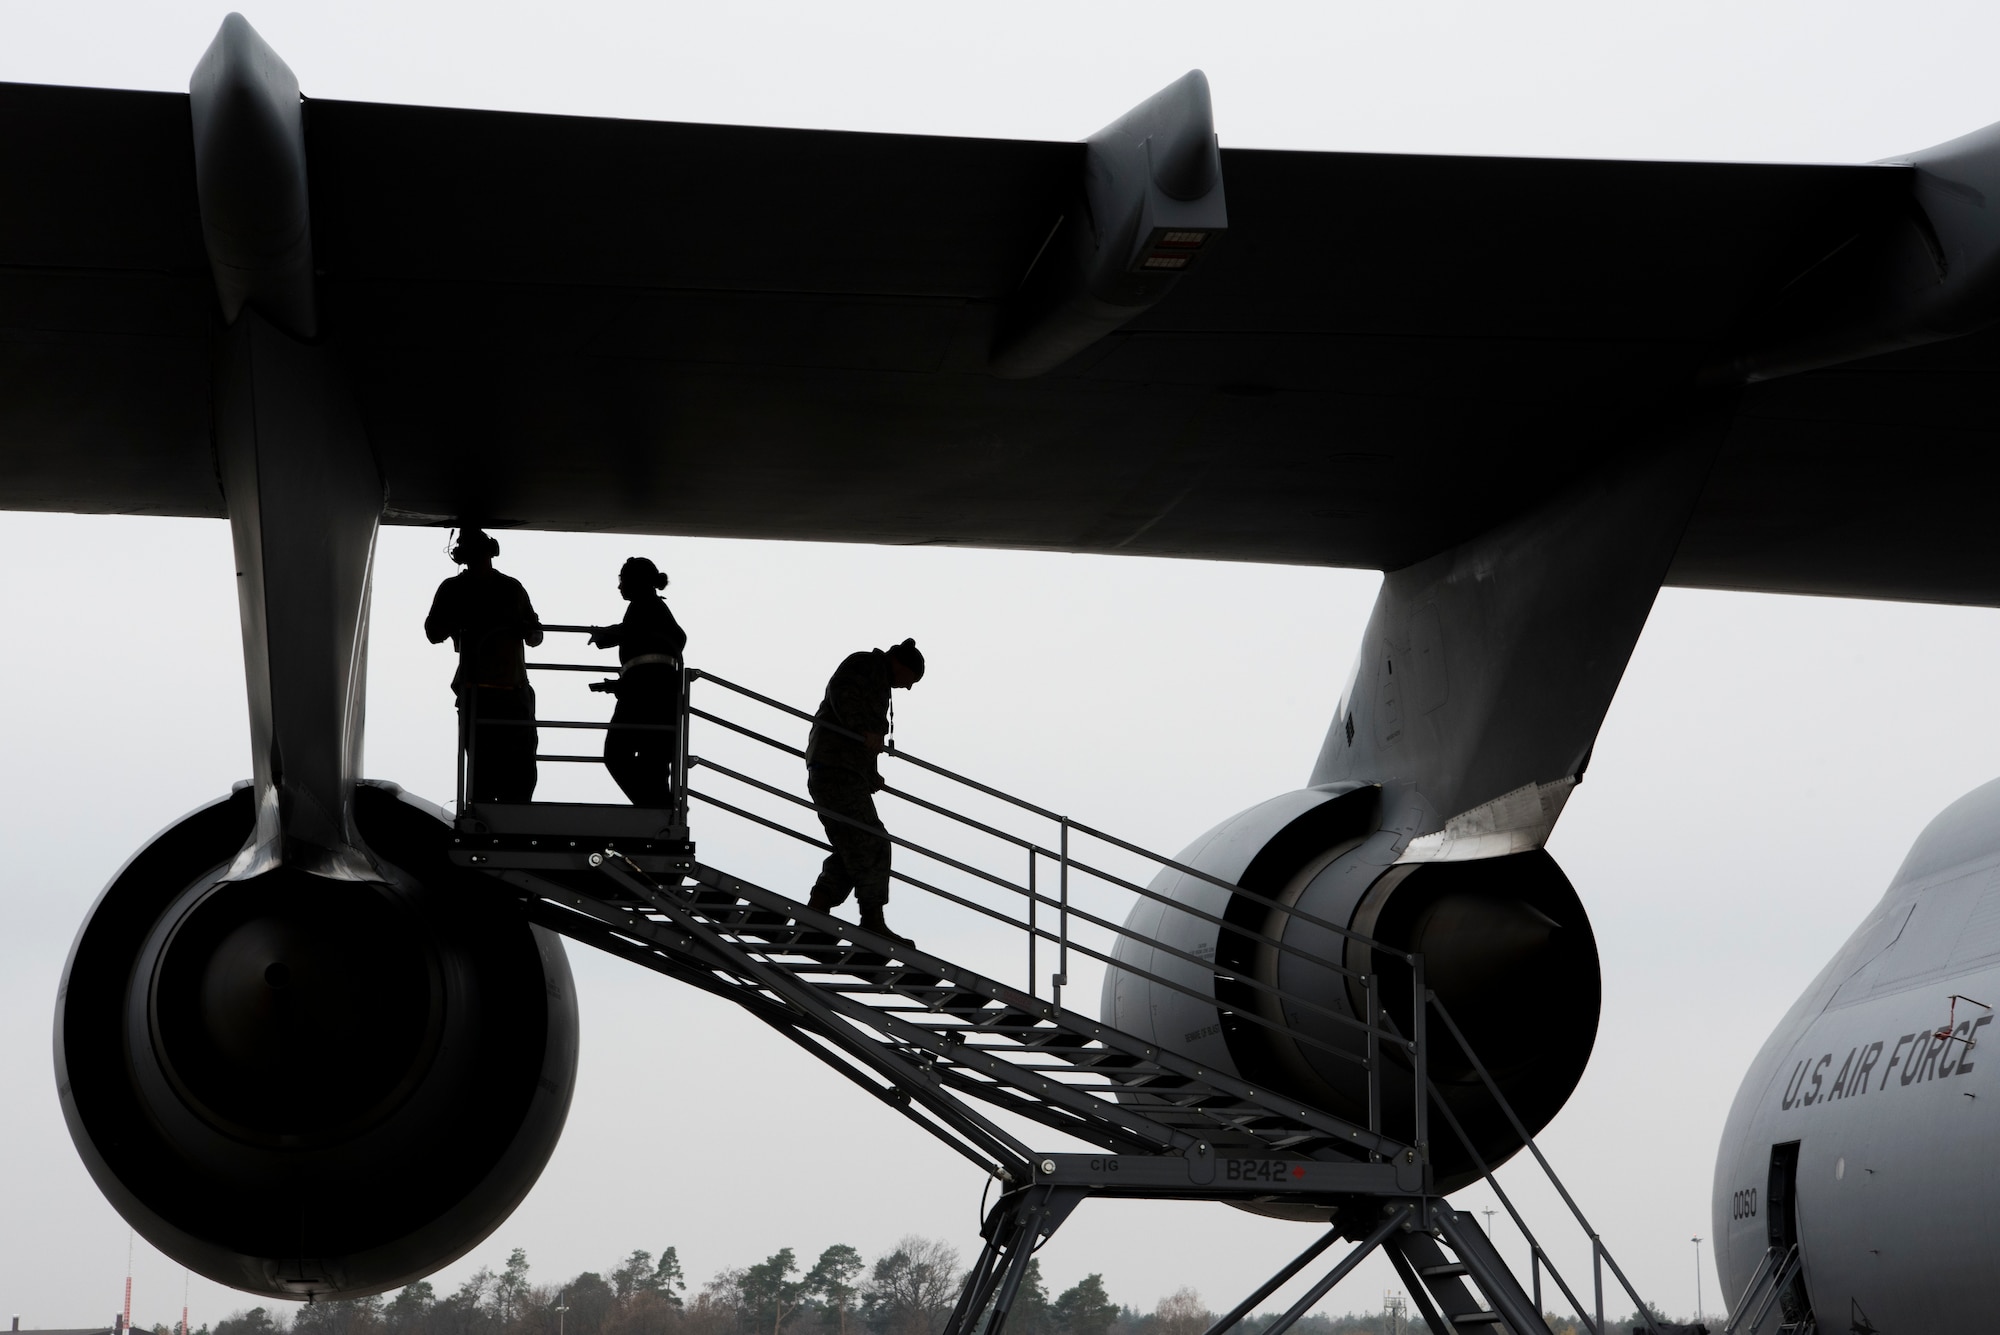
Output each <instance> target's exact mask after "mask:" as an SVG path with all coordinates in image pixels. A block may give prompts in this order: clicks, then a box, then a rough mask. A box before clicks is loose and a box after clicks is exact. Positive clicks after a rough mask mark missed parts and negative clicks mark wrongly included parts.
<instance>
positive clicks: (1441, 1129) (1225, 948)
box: [1103, 784, 1600, 1191]
mask: <svg viewBox="0 0 2000 1335" xmlns="http://www.w3.org/2000/svg"><path fill="white" fill-rule="evenodd" d="M1405 847H1407V843H1406V841H1405V840H1403V839H1402V838H1401V837H1400V836H1399V835H1398V834H1396V832H1394V831H1390V830H1384V829H1381V828H1380V790H1379V789H1377V788H1376V787H1374V786H1373V785H1364V784H1340V785H1328V786H1326V787H1323V788H1318V789H1307V790H1301V791H1298V792H1293V793H1287V794H1284V795H1282V796H1279V797H1275V798H1272V799H1271V800H1270V801H1268V802H1264V803H1262V804H1260V805H1258V806H1255V807H1252V808H1251V809H1250V810H1248V811H1245V812H1242V813H1241V814H1239V815H1237V816H1234V817H1232V818H1231V819H1229V820H1227V821H1224V822H1223V823H1222V824H1220V825H1218V826H1216V827H1215V828H1214V829H1213V830H1211V831H1209V832H1208V833H1207V834H1205V835H1203V836H1202V837H1201V838H1200V839H1198V840H1196V841H1195V842H1194V843H1193V844H1192V845H1190V846H1189V847H1188V848H1187V849H1186V850H1185V851H1184V852H1183V853H1182V854H1181V855H1180V858H1179V861H1181V862H1183V863H1185V864H1187V865H1188V866H1191V867H1195V868H1197V869H1199V870H1201V871H1203V872H1206V873H1208V874H1209V875H1211V876H1214V877H1216V878H1218V879H1220V880H1223V881H1228V882H1232V883H1234V884H1237V885H1240V886H1242V887H1243V888H1244V889H1245V890H1249V891H1252V892H1254V893H1255V894H1257V895H1259V896H1262V897H1264V898H1266V899H1268V900H1272V901H1275V902H1276V904H1278V905H1281V906H1283V907H1273V906H1271V904H1267V903H1260V902H1258V901H1257V900H1253V899H1250V898H1248V897H1247V896H1244V895H1238V894H1234V893H1232V892H1231V891H1228V890H1225V889H1223V888H1222V887H1220V886H1217V885H1215V884H1213V883H1212V882H1209V881H1206V880H1203V879H1201V878H1199V877H1194V876H1189V875H1187V874H1185V873H1182V872H1177V871H1172V870H1168V871H1166V872H1163V873H1162V874H1161V875H1160V876H1158V877H1157V878H1155V880H1154V881H1153V884H1152V887H1151V888H1152V889H1153V891H1154V892H1155V893H1156V894H1159V895H1161V896H1164V897H1165V898H1166V899H1167V900H1169V901H1171V904H1163V903H1161V902H1159V901H1157V900H1142V901H1141V903H1140V905H1139V907H1138V908H1136V909H1135V910H1134V911H1133V913H1132V915H1131V917H1130V918H1129V919H1128V920H1127V924H1126V925H1127V927H1128V928H1130V929H1132V930H1133V931H1134V932H1136V933H1138V934H1140V935H1142V936H1144V937H1146V938H1148V939H1150V940H1153V941H1157V942H1158V943H1160V945H1162V946H1165V947H1167V949H1155V948H1149V947H1147V946H1144V945H1141V944H1140V943H1138V942H1135V941H1133V940H1131V939H1122V940H1121V941H1120V944H1119V948H1118V950H1117V952H1116V956H1117V959H1118V961H1119V964H1120V965H1122V966H1126V967H1115V968H1112V969H1110V970H1108V971H1107V972H1106V974H1105V980H1104V998H1103V1014H1104V1016H1105V1019H1106V1022H1107V1023H1109V1024H1113V1025H1115V1026H1117V1027H1118V1028H1120V1029H1123V1030H1126V1031H1127V1032H1130V1033H1134V1034H1140V1035H1146V1036H1149V1037H1150V1038H1151V1039H1152V1041H1154V1042H1156V1043H1158V1044H1160V1045H1161V1046H1163V1047H1169V1048H1173V1049H1175V1050H1178V1051H1180V1052H1182V1053H1185V1054H1186V1055H1188V1056H1190V1057H1193V1058H1196V1059H1197V1060H1199V1061H1200V1062H1201V1063H1202V1064H1204V1065H1206V1066H1212V1067H1214V1068H1218V1069H1223V1070H1231V1071H1234V1072H1235V1073H1236V1074H1238V1075H1239V1076H1240V1077H1242V1078H1243V1079H1244V1080H1246V1081H1248V1082H1249V1083H1251V1084H1252V1085H1255V1086H1261V1087H1264V1088H1268V1089H1272V1090H1275V1091H1278V1092H1281V1093H1284V1094H1286V1095H1288V1096H1291V1097H1295V1098H1299V1099H1302V1100H1305V1101H1306V1102H1308V1103H1311V1104H1313V1105H1315V1106H1318V1107H1320V1108H1324V1109H1326V1110H1327V1111H1329V1112H1332V1113H1335V1114H1338V1115H1339V1116H1342V1117H1345V1118H1348V1119H1350V1120H1352V1121H1356V1122H1362V1123H1365V1120H1366V1117H1367V1112H1368V1102H1367V1099H1368V1090H1367V1082H1366V1075H1365V1072H1364V1069H1363V1067H1362V1066H1361V1064H1360V1061H1359V1060H1358V1059H1359V1058H1361V1057H1362V1056H1363V1055H1364V1053H1365V1043H1366V1040H1365V1038H1364V1037H1363V1035H1362V1034H1361V1032H1360V1031H1359V1030H1357V1029H1356V1028H1354V1027H1352V1026H1350V1025H1347V1024H1343V1023H1342V1022H1341V1020H1340V1019H1339V1018H1335V1017H1336V1016H1339V1017H1346V1018H1349V1019H1356V1018H1361V1017H1364V1016H1365V1015H1366V1012H1367V998H1366V993H1365V991H1364V990H1363V988H1362V985H1361V984H1360V982H1359V981H1358V980H1357V979H1355V978H1354V977H1352V976H1350V975H1349V974H1348V973H1343V972H1340V971H1339V970H1340V969H1343V968H1344V969H1346V970H1350V971H1352V972H1353V973H1358V974H1374V975H1377V976H1379V978H1380V980H1381V981H1380V992H1379V996H1380V1005H1381V1007H1382V1010H1383V1012H1384V1013H1385V1014H1386V1016H1387V1017H1388V1018H1389V1020H1391V1021H1392V1022H1393V1024H1394V1026H1395V1028H1396V1030H1397V1031H1399V1032H1401V1033H1403V1034H1410V1033H1412V1032H1414V1018H1415V1017H1414V1009H1415V1007H1414V994H1413V990H1412V979H1411V972H1410V969H1409V966H1408V965H1407V964H1405V963H1404V962H1403V961H1402V959H1401V958H1399V957H1398V956H1397V955H1393V954H1390V953H1387V952H1383V951H1375V950H1372V949H1370V948H1369V947H1368V946H1367V945H1365V944H1362V943H1359V942H1355V941H1351V940H1349V939H1347V938H1344V937H1341V936H1340V935H1338V934H1337V933H1334V932H1330V931H1328V930H1327V929H1326V928H1324V927H1321V926H1317V925H1315V924H1314V923H1312V922H1308V921H1304V920H1303V919H1302V918H1301V917H1300V916H1299V915H1309V916H1310V917H1312V918H1315V919H1318V920H1320V921H1321V922H1328V923H1334V924H1338V925H1340V926H1344V927H1346V928H1348V929H1349V930H1350V931H1355V932H1359V933H1362V934H1364V935H1366V936H1368V937H1371V938H1374V939H1375V940H1378V941H1380V942H1381V943H1383V944H1384V945H1385V946H1390V947H1393V948H1395V950H1396V951H1398V952H1414V953H1420V954H1421V955H1422V956H1423V958H1424V968H1425V983H1426V985H1427V986H1428V987H1429V988H1430V990H1432V991H1434V992H1435V993H1436V994H1437V996H1438V997H1439V999H1440V1000H1441V1001H1442V1002H1443V1003H1444V1005H1445V1007H1446V1009H1447V1010H1449V1012H1450V1013H1451V1016H1452V1018H1453V1019H1454V1020H1455V1021H1456V1022H1457V1023H1458V1025H1459V1026H1460V1027H1461V1028H1462V1029H1463V1030H1464V1031H1465V1036H1466V1040H1467V1042H1468V1043H1469V1044H1470V1046H1471V1048H1472V1049H1473V1052H1474V1053H1476V1054H1477V1056H1478V1058H1479V1060H1480V1061H1481V1062H1482V1063H1483V1064H1484V1065H1485V1067H1486V1069H1487V1072H1488V1073H1489V1074H1490V1075H1491V1076H1492V1077H1493V1079H1494V1081H1495V1083H1497V1084H1498V1085H1499V1086H1500V1088H1501V1090H1502V1092H1503V1093H1504V1094H1505V1096H1506V1098H1507V1101H1508V1102H1509V1103H1510V1104H1511V1105H1512V1106H1513V1109H1514V1111H1515V1113H1516V1114H1517V1115H1518V1116H1519V1117H1520V1119H1521V1121H1522V1122H1523V1123H1524V1124H1525V1125H1526V1127H1527V1129H1528V1131H1529V1132H1530V1134H1533V1133H1534V1132H1537V1131H1539V1130H1540V1129H1541V1128H1542V1127H1543V1126H1545V1125H1547V1123H1548V1122H1549V1120H1550V1119H1551V1118H1553V1117H1554V1116H1555V1114H1556V1113H1557V1112H1558V1111H1559V1110H1560V1109H1561V1108H1562V1106H1563V1104H1564V1103H1565V1102H1566V1101H1567V1100H1568V1098H1569V1095H1570V1093H1571V1092H1572V1091H1573V1090H1574V1089H1575V1088H1576V1084H1577V1081H1578V1080H1580V1079H1581V1078H1582V1075H1583V1070H1584V1066H1585V1064H1586V1063H1587V1062H1588V1060H1589V1057H1590V1051H1591V1048H1592V1046H1593V1044H1594V1043H1595V1040H1596V1035H1597V1018H1598V1011H1599V1003H1600V976H1599V972H1598V961H1597V945H1596V940H1595V937H1594V936H1593V934H1592V932H1591V928H1590V920H1589V917H1588V915H1586V914H1585V912H1584V909H1583V905H1582V903H1581V901H1580V900H1578V898H1577V896H1576V892H1575V890H1574V889H1573V888H1572V887H1571V885H1570V883H1569V879H1568V878H1567V877H1566V876H1564V875H1563V873H1562V869H1561V868H1560V867H1558V866H1557V865H1556V863H1555V860H1554V859H1553V858H1551V857H1549V855H1548V854H1547V853H1546V852H1544V851H1542V850H1539V849H1537V850H1534V851H1532V852H1523V853H1514V854H1511V855H1508V856H1504V857H1492V858H1484V859H1479V860H1475V861H1455V862H1444V861H1430V862H1422V861H1419V862H1403V861H1399V860H1398V859H1399V857H1400V856H1401V853H1402V850H1403V849H1404V848H1405ZM1179 905H1185V906H1186V907H1187V908H1189V909H1192V910H1195V911H1196V912H1195V913H1190V912H1182V911H1179V910H1178V909H1177V908H1176V907H1175V906H1179ZM1196 913H1202V914H1207V915H1211V916H1212V917H1216V918H1220V919H1222V920H1223V923H1224V924H1225V925H1222V926H1218V925H1217V924H1215V923H1214V922H1211V921H1208V920H1207V919H1206V918H1203V917H1198V916H1196ZM1232 929H1240V930H1232ZM1253 934H1254V935H1253ZM1260 937H1261V938H1267V940H1260V939H1259V938H1260ZM1269 941H1279V942H1283V943H1284V947H1285V948H1284V949H1280V948H1278V947H1277V946H1274V945H1271V944H1269ZM1173 952H1179V954H1175V953H1173ZM1182 956H1193V957H1194V958H1195V959H1200V960H1212V961H1213V964H1212V965H1207V966H1204V965H1197V964H1195V963H1193V962H1191V961H1190V960H1188V959H1186V958H1183V957H1182ZM1334 966H1337V967H1334ZM1137 970H1143V971H1144V972H1145V973H1150V974H1152V975H1154V976H1155V977H1154V978H1147V977H1144V976H1143V975H1142V974H1141V973H1140V972H1136V971H1137ZM1156 980H1159V981H1156ZM1271 989H1275V990H1276V993H1281V994H1282V997H1281V996H1280V995H1277V994H1274V992H1273V991H1272V990H1271ZM1429 1037H1430V1040H1431V1042H1430V1044H1429V1047H1428V1057H1427V1061H1426V1073H1427V1076H1428V1078H1429V1080H1430V1081H1431V1084H1432V1087H1433V1089H1434V1090H1435V1093H1436V1095H1437V1098H1438V1099H1440V1100H1442V1101H1443V1102H1444V1103H1445V1104H1446V1106H1447V1107H1448V1108H1449V1109H1450V1110H1451V1113H1452V1115H1453V1116H1454V1117H1456V1118H1457V1119H1458V1121H1459V1123H1460V1125H1461V1126H1463V1127H1464V1129H1465V1133H1466V1136H1467V1138H1469V1139H1470V1140H1471V1142H1472V1147H1473V1148H1474V1149H1476V1151H1477V1158H1475V1156H1474V1154H1473V1153H1472V1152H1471V1150H1468V1148H1467V1147H1466V1145H1465V1144H1464V1143H1462V1142H1461V1141H1460V1140H1459V1139H1458V1137H1457V1136H1456V1135H1455V1134H1454V1133H1453V1132H1452V1130H1451V1128H1450V1126H1449V1123H1448V1122H1447V1121H1446V1120H1445V1119H1443V1118H1441V1117H1439V1116H1438V1115H1437V1112H1436V1110H1435V1105H1433V1112H1432V1116H1431V1119H1430V1123H1431V1124H1430V1136H1429V1144H1430V1160H1431V1166H1432V1173H1433V1178H1434V1181H1435V1183H1436V1184H1437V1187H1438V1189H1440V1190H1443V1191H1450V1190H1455V1189H1456V1188H1457V1187H1459V1186H1462V1185H1464V1184H1466V1183H1468V1182H1470V1181H1472V1180H1474V1179H1475V1178H1477V1177H1478V1176H1479V1170H1478V1166H1477V1164H1478V1160H1479V1159H1483V1160H1484V1161H1485V1162H1486V1163H1487V1164H1489V1165H1498V1164H1499V1163H1501V1162H1504V1161H1505V1160H1506V1159H1507V1158H1508V1157H1510V1156H1511V1155H1513V1154H1514V1153H1515V1152H1516V1151H1518V1150H1519V1149H1521V1148H1522V1144H1523V1142H1522V1140H1521V1137H1520V1136H1519V1134H1518V1133H1516V1132H1515V1131H1514V1129H1513V1127H1512V1125H1511V1124H1510V1123H1509V1121H1508V1119H1507V1118H1506V1115H1505V1114H1504V1112H1503V1111H1502V1110H1501V1109H1500V1107H1499V1105H1498V1104H1497V1103H1496V1102H1495V1101H1494V1100H1493V1098H1492V1097H1491V1096H1490V1095H1489V1094H1488V1093H1487V1092H1486V1090H1485V1088H1484V1086H1483V1084H1482V1082H1481V1081H1480V1079H1479V1076H1478V1074H1477V1072H1476V1071H1475V1070H1474V1068H1473V1066H1472V1062H1471V1060H1470V1059H1469V1058H1468V1056H1467V1054H1466V1053H1465V1052H1464V1051H1463V1050H1462V1049H1461V1048H1460V1047H1459V1045H1458V1044H1456V1043H1455V1042H1453V1041H1452V1039H1451V1037H1450V1035H1449V1033H1448V1032H1445V1030H1444V1028H1443V1026H1442V1025H1439V1024H1437V1023H1435V1022H1434V1021H1433V1022H1432V1023H1431V1025H1430V1028H1429ZM1383 1056H1384V1067H1385V1070H1384V1078H1383V1082H1382V1114H1383V1131H1384V1133H1385V1134H1387V1135H1390V1136H1392V1137H1395V1138H1397V1139H1401V1140H1408V1139H1410V1138H1412V1137H1413V1135H1414V1129H1415V1119H1414V1099H1413V1097H1412V1093H1413V1090H1414V1080H1413V1072H1412V1068H1411V1064H1410V1060H1409V1057H1408V1055H1407V1053H1405V1052H1403V1051H1400V1050H1398V1049H1396V1048H1394V1047H1393V1046H1392V1045H1385V1048H1384V1053H1383ZM1227 1148H1228V1147H1227V1146H1224V1149H1225V1151H1226V1150H1227Z"/></svg>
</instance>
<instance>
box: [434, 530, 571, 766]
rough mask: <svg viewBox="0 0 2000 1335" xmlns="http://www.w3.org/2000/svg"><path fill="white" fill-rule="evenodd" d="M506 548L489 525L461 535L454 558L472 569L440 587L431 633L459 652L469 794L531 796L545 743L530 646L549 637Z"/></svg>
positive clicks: (457, 679) (455, 682)
mask: <svg viewBox="0 0 2000 1335" xmlns="http://www.w3.org/2000/svg"><path fill="white" fill-rule="evenodd" d="M499 554H500V544H499V543H498V542H497V541H495V540H494V539H493V538H492V537H490V536H488V535H487V533H486V531H485V530H484V529H477V528H469V529H466V530H464V531H463V532H461V533H460V534H459V535H458V542H457V543H456V544H455V545H454V546H453V547H452V549H451V559H452V560H453V561H456V562H457V563H458V564H459V565H461V566H464V567H465V568H464V569H463V570H461V571H459V572H458V573H457V574H456V575H453V576H452V577H451V578H450V579H447V580H445V581H444V582H443V583H442V584H440V585H438V589H437V595H436V596H435V597H434V598H432V599H431V611H430V615H429V616H427V617H425V618H424V634H425V635H426V636H427V637H429V639H430V642H431V643H432V644H441V643H443V642H444V641H445V640H446V639H447V638H449V639H450V640H451V642H452V647H453V648H455V649H457V650H458V671H457V672H456V673H455V674H454V675H453V676H452V679H451V689H452V694H454V695H455V696H457V697H458V717H459V736H460V738H461V739H462V742H461V744H462V745H469V747H470V749H471V753H472V768H471V772H470V773H469V774H468V775H467V776H466V786H465V792H466V797H467V798H468V799H469V800H471V801H474V802H529V801H533V800H534V796H535V781H536V778H537V777H538V776H537V770H536V766H535V750H536V748H537V746H538V744H539V741H538V735H537V729H535V728H534V727H533V726H531V725H532V724H533V723H534V721H535V690H534V687H532V686H530V685H529V684H528V668H527V659H526V652H525V650H526V648H527V647H531V646H533V645H538V644H540V643H541V642H542V621H541V618H540V617H538V616H536V615H535V608H534V604H532V603H530V602H529V601H528V591H527V590H526V589H524V588H522V587H521V581H519V580H517V579H515V578H513V577H512V576H511V575H503V574H501V573H500V572H499V571H497V570H495V569H494V568H493V558H494V557H496V556H498V555H499Z"/></svg>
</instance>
